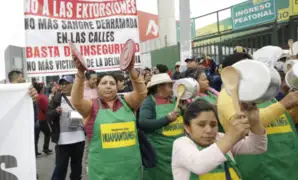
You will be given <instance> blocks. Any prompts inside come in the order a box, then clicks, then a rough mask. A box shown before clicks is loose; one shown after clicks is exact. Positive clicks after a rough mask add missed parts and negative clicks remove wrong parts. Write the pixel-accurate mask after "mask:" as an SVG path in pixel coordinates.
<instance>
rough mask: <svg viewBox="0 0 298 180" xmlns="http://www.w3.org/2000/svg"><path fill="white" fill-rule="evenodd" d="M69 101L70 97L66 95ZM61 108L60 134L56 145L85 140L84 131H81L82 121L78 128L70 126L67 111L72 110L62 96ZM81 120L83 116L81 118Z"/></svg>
mask: <svg viewBox="0 0 298 180" xmlns="http://www.w3.org/2000/svg"><path fill="white" fill-rule="evenodd" d="M67 98H68V99H69V101H70V97H67ZM61 108H62V114H61V116H60V136H59V141H58V145H65V144H74V143H78V142H82V141H85V133H84V131H83V123H82V126H81V127H78V128H75V129H74V128H70V127H69V125H70V118H69V113H70V112H71V111H73V109H72V108H71V107H70V106H69V105H68V104H67V102H66V101H65V99H64V98H63V97H62V99H61ZM82 122H83V118H82Z"/></svg>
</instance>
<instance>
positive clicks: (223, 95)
mask: <svg viewBox="0 0 298 180" xmlns="http://www.w3.org/2000/svg"><path fill="white" fill-rule="evenodd" d="M244 59H251V58H250V56H249V55H248V54H245V53H234V54H232V55H229V56H227V57H226V58H225V60H224V61H223V64H222V66H223V68H225V67H227V66H232V65H233V64H235V63H237V62H238V61H241V60H244ZM252 73H253V72H252ZM260 78H261V77H260ZM297 106H298V92H290V93H289V94H288V95H287V96H285V97H284V98H283V99H282V100H281V101H279V102H278V101H276V99H272V100H271V101H268V102H265V103H262V104H258V108H259V110H260V119H261V122H262V124H263V125H264V126H265V127H266V130H267V134H268V150H267V152H265V153H264V154H261V155H258V156H256V155H245V156H237V157H236V161H237V165H238V166H239V168H240V170H241V173H242V176H243V179H256V180H259V179H260V180H261V179H268V180H277V179H288V180H296V179H297V175H296V167H297V166H298V156H297V155H298V137H297V132H296V130H295V126H294V124H293V120H292V117H291V116H290V113H289V110H292V108H294V107H297ZM217 110H218V116H219V120H220V123H221V125H222V126H223V128H224V130H225V131H228V129H229V120H230V119H231V117H233V116H234V115H235V110H234V108H233V103H232V98H231V97H230V96H229V95H228V94H227V92H226V90H225V89H222V90H221V92H220V94H219V96H218V101H217Z"/></svg>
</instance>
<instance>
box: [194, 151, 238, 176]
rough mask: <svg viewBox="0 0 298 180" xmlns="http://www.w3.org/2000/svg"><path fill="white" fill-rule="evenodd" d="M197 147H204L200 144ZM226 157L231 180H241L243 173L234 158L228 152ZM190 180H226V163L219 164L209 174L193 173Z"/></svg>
mask: <svg viewBox="0 0 298 180" xmlns="http://www.w3.org/2000/svg"><path fill="white" fill-rule="evenodd" d="M197 147H198V149H199V150H200V151H201V150H202V149H204V148H202V147H200V146H197ZM225 157H226V159H227V161H226V165H227V166H228V169H229V172H230V175H231V180H241V173H240V171H239V169H238V167H237V165H236V163H235V162H234V160H232V159H231V157H230V156H229V155H227V154H225ZM189 180H226V173H225V168H224V164H221V165H219V166H217V167H216V168H215V169H213V170H212V171H211V172H209V173H207V174H203V175H196V174H194V173H191V175H190V177H189Z"/></svg>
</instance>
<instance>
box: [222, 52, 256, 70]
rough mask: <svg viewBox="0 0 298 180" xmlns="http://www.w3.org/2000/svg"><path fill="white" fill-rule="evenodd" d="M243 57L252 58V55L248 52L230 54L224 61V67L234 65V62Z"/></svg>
mask: <svg viewBox="0 0 298 180" xmlns="http://www.w3.org/2000/svg"><path fill="white" fill-rule="evenodd" d="M243 59H252V57H251V56H250V55H249V54H247V53H234V54H231V55H228V56H227V57H226V58H225V59H224V60H223V62H222V68H225V67H227V66H232V65H233V64H235V63H237V62H239V61H241V60H243Z"/></svg>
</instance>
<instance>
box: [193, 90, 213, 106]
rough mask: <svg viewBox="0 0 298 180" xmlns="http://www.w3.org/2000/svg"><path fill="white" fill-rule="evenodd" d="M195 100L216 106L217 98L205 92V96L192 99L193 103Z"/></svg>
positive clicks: (209, 92)
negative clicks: (201, 100)
mask: <svg viewBox="0 0 298 180" xmlns="http://www.w3.org/2000/svg"><path fill="white" fill-rule="evenodd" d="M197 99H203V100H205V101H207V102H209V103H210V104H213V105H216V100H217V97H216V95H215V94H213V93H212V92H211V91H207V96H199V97H198V96H197V97H195V98H194V100H193V101H195V100H197Z"/></svg>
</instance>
